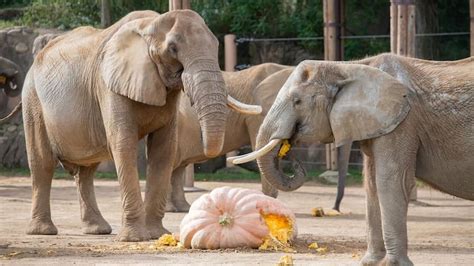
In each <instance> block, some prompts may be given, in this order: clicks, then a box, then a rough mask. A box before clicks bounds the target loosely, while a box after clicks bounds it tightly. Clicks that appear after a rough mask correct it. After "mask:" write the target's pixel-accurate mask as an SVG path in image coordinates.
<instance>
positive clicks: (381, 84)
mask: <svg viewBox="0 0 474 266" xmlns="http://www.w3.org/2000/svg"><path fill="white" fill-rule="evenodd" d="M411 95H413V94H412V93H411V91H410V90H409V89H408V88H407V87H406V86H405V85H403V84H401V83H400V82H398V81H397V80H396V79H394V78H393V77H391V76H390V75H388V74H386V73H384V72H382V71H380V70H378V69H376V68H372V67H369V66H364V65H357V64H344V63H334V62H332V63H331V62H318V61H304V62H302V63H300V64H299V65H298V66H297V68H296V69H295V71H293V73H292V74H291V75H290V77H289V78H288V80H287V81H286V83H285V84H284V85H283V88H282V89H281V90H280V92H279V94H278V96H277V98H276V100H275V102H274V103H273V105H272V107H271V108H270V111H269V112H268V114H267V116H266V117H265V120H264V122H263V124H262V126H261V127H260V130H259V133H258V137H257V149H259V150H258V151H256V152H254V153H252V154H248V155H243V156H239V157H234V158H229V161H231V162H233V163H243V162H246V161H248V160H253V159H255V158H258V159H257V162H258V165H259V168H260V171H261V173H262V174H263V176H264V177H265V179H267V180H268V181H269V182H270V183H271V184H272V185H273V186H274V187H275V188H277V189H279V190H283V191H291V190H295V189H297V188H298V187H300V186H301V185H303V183H304V182H305V179H306V177H305V171H304V169H303V168H302V167H301V166H300V165H299V164H298V163H295V164H294V167H295V169H294V170H295V175H294V176H293V177H289V176H287V175H286V174H284V173H283V172H282V171H281V170H280V169H279V157H278V152H279V150H280V145H281V143H282V141H283V140H289V141H290V143H294V142H297V141H301V142H312V143H315V142H320V143H330V142H335V144H336V146H341V145H344V144H347V143H350V142H352V141H358V140H365V139H371V138H376V137H379V136H382V135H384V134H388V133H390V132H391V131H392V130H394V129H395V128H396V127H397V126H398V125H399V124H400V123H401V122H402V121H403V120H404V118H405V117H406V115H407V113H408V111H409V110H410V105H409V98H410V97H409V96H411Z"/></svg>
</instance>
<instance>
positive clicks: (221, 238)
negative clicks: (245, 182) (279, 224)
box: [180, 187, 297, 249]
mask: <svg viewBox="0 0 474 266" xmlns="http://www.w3.org/2000/svg"><path fill="white" fill-rule="evenodd" d="M262 215H277V216H282V217H285V218H287V219H288V220H289V223H290V224H291V226H292V228H291V232H292V237H291V238H292V239H293V238H294V237H296V234H297V229H296V223H295V216H294V215H293V213H292V212H291V210H289V209H288V208H287V207H286V206H285V205H284V204H283V203H282V202H280V201H278V200H276V199H274V198H271V197H268V196H265V195H264V194H263V193H261V192H260V191H257V190H252V189H242V188H230V187H221V188H217V189H214V190H213V191H212V192H211V193H209V194H204V195H202V196H201V197H199V198H198V199H197V200H196V201H195V202H194V203H193V204H192V205H191V208H190V210H189V213H188V214H187V215H186V216H185V217H184V218H183V220H182V221H181V225H180V241H181V243H182V244H183V245H184V247H186V248H200V249H217V248H236V247H252V248H257V247H259V246H260V245H261V244H262V243H263V241H264V239H265V238H266V237H267V236H268V235H269V233H270V231H269V228H268V226H267V223H266V222H265V220H264V219H263V217H262Z"/></svg>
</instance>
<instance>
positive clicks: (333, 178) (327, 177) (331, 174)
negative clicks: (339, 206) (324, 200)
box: [319, 170, 339, 185]
mask: <svg viewBox="0 0 474 266" xmlns="http://www.w3.org/2000/svg"><path fill="white" fill-rule="evenodd" d="M319 177H321V178H322V179H323V180H324V181H325V182H327V183H329V184H331V185H337V180H338V178H339V173H338V172H337V171H330V170H328V171H326V172H324V173H322V174H320V175H319Z"/></svg>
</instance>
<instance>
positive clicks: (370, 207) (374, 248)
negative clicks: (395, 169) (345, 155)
mask: <svg viewBox="0 0 474 266" xmlns="http://www.w3.org/2000/svg"><path fill="white" fill-rule="evenodd" d="M368 142H370V141H364V142H362V143H361V149H362V151H363V152H364V185H365V191H366V199H365V203H366V216H367V217H366V223H367V224H366V227H367V228H366V230H367V252H366V254H365V256H364V257H363V258H362V261H361V264H362V265H377V264H378V263H379V262H380V261H381V260H382V259H383V258H384V257H385V254H386V251H385V245H384V243H383V232H382V220H381V215H380V205H379V198H378V196H377V185H376V183H375V175H376V173H375V164H374V157H373V154H372V151H371V150H370V147H369V144H368Z"/></svg>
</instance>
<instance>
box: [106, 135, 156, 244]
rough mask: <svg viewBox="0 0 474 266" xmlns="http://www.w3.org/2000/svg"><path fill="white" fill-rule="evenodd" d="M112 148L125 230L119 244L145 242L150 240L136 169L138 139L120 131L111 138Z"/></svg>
mask: <svg viewBox="0 0 474 266" xmlns="http://www.w3.org/2000/svg"><path fill="white" fill-rule="evenodd" d="M109 141H110V144H109V147H111V150H112V156H113V158H114V163H115V166H116V168H117V176H118V180H119V183H120V194H121V200H122V209H123V215H122V228H121V230H120V233H119V234H118V235H117V240H119V241H143V240H147V239H149V238H150V234H149V233H148V231H147V230H146V227H145V208H144V204H143V200H142V196H141V192H140V182H139V179H138V170H137V145H138V143H137V142H138V141H137V137H136V134H133V132H132V130H129V131H126V130H125V129H124V130H119V131H118V132H116V133H115V134H110V136H109Z"/></svg>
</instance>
